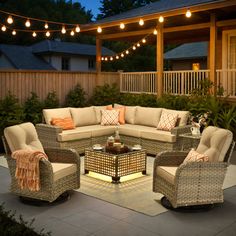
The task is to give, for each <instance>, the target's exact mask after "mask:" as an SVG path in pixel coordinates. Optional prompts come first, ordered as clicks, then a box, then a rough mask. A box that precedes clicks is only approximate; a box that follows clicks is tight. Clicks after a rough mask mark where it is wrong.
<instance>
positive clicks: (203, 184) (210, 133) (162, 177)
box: [153, 126, 234, 208]
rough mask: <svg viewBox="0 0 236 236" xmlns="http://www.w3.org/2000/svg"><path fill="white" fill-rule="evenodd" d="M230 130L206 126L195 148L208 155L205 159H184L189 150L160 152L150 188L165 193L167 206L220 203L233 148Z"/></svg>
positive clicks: (164, 200)
mask: <svg viewBox="0 0 236 236" xmlns="http://www.w3.org/2000/svg"><path fill="white" fill-rule="evenodd" d="M232 140H233V135H232V132H231V131H229V130H225V129H220V128H217V127H212V126H209V127H207V128H206V129H205V130H204V131H203V134H202V137H201V140H200V143H199V145H198V147H197V149H196V151H197V152H198V153H202V154H206V155H208V156H209V161H208V162H187V163H183V161H184V159H185V158H186V156H187V154H188V152H181V151H171V152H162V153H160V154H158V155H157V156H156V159H155V162H154V169H153V192H159V193H162V194H163V195H164V197H163V198H162V203H164V202H165V203H166V202H167V203H169V206H170V207H173V208H178V207H182V206H196V205H206V204H213V203H222V202H223V200H224V198H223V189H222V187H223V182H224V178H225V174H226V170H227V166H228V162H229V159H230V156H231V154H232V151H233V148H234V142H233V141H232Z"/></svg>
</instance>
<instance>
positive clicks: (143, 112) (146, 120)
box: [135, 106, 162, 127]
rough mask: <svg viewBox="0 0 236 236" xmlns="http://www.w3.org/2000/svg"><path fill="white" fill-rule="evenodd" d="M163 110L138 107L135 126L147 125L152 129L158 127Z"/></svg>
mask: <svg viewBox="0 0 236 236" xmlns="http://www.w3.org/2000/svg"><path fill="white" fill-rule="evenodd" d="M161 112H162V108H151V107H139V106H138V107H137V111H136V116H135V124H136V125H146V126H151V127H157V125H158V123H159V121H160V117H161Z"/></svg>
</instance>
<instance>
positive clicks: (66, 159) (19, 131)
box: [3, 123, 80, 202]
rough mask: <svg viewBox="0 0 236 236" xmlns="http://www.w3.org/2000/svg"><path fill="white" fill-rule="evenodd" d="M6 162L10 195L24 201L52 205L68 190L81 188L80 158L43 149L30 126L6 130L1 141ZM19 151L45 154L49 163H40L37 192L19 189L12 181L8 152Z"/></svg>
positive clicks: (12, 166)
mask: <svg viewBox="0 0 236 236" xmlns="http://www.w3.org/2000/svg"><path fill="white" fill-rule="evenodd" d="M3 142H4V147H5V151H6V155H5V157H6V159H7V163H8V167H9V170H10V175H11V192H12V193H14V194H16V195H19V196H21V197H24V198H27V199H28V198H29V199H38V200H44V201H47V202H53V201H55V200H56V199H57V198H58V197H59V196H60V195H62V194H63V193H65V192H66V191H68V190H72V189H78V188H79V187H80V157H79V155H78V154H77V152H76V151H74V150H72V149H61V148H60V149H57V148H47V149H44V148H43V147H42V145H41V143H40V141H39V140H38V135H37V132H36V129H35V127H34V125H33V124H31V123H23V124H20V125H14V126H10V127H7V128H5V130H4V137H3ZM19 149H30V150H39V151H42V152H45V153H46V154H47V156H48V160H46V159H42V160H40V163H39V169H40V186H41V188H40V190H39V191H30V190H28V189H21V188H20V187H19V186H18V183H17V179H16V178H15V170H16V160H15V159H13V158H12V157H11V152H13V151H15V150H19Z"/></svg>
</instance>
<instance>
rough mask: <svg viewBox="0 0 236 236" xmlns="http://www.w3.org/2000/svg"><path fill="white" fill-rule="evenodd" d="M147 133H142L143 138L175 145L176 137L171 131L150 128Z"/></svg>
mask: <svg viewBox="0 0 236 236" xmlns="http://www.w3.org/2000/svg"><path fill="white" fill-rule="evenodd" d="M148 128H149V129H146V130H145V131H141V138H144V139H151V140H157V141H161V142H168V143H175V142H176V135H173V134H171V132H170V131H163V130H157V129H156V128H152V127H148Z"/></svg>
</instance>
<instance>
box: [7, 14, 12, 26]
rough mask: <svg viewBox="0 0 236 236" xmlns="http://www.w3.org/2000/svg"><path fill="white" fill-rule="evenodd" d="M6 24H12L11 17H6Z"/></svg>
mask: <svg viewBox="0 0 236 236" xmlns="http://www.w3.org/2000/svg"><path fill="white" fill-rule="evenodd" d="M7 23H8V24H10V25H11V24H12V23H13V18H12V16H8V18H7Z"/></svg>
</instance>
